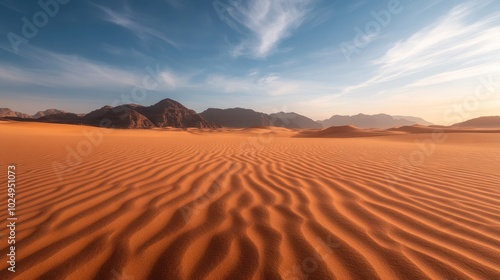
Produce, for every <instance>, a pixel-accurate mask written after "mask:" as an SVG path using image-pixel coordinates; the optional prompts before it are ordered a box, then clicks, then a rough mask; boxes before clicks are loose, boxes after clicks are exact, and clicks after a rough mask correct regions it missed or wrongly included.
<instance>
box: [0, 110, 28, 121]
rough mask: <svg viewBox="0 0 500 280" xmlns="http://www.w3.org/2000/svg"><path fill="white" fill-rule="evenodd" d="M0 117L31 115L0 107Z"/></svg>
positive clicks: (25, 116)
mask: <svg viewBox="0 0 500 280" xmlns="http://www.w3.org/2000/svg"><path fill="white" fill-rule="evenodd" d="M0 117H2V118H3V117H14V118H23V119H24V118H31V115H28V114H24V113H20V112H16V111H13V110H11V109H9V108H0Z"/></svg>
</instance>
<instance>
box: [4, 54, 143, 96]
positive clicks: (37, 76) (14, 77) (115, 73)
mask: <svg viewBox="0 0 500 280" xmlns="http://www.w3.org/2000/svg"><path fill="white" fill-rule="evenodd" d="M22 55H23V57H24V58H25V59H27V60H29V61H30V62H31V63H32V64H31V66H30V67H23V66H21V65H13V64H7V63H4V64H2V65H1V66H0V82H1V83H2V84H3V85H18V86H43V87H49V88H50V87H52V88H68V89H77V88H95V89H110V88H114V89H116V88H117V87H123V86H133V85H140V83H141V78H142V77H141V76H140V75H137V74H135V73H132V72H129V71H126V70H122V69H119V68H115V67H112V66H109V65H106V64H102V63H98V62H95V61H91V60H88V59H85V58H82V57H79V56H76V55H67V54H60V53H54V52H50V51H47V50H43V49H40V48H36V47H29V48H26V50H25V51H24V52H23V54H22ZM144 72H146V71H145V70H144Z"/></svg>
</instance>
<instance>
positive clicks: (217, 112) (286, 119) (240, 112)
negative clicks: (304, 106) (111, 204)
mask: <svg viewBox="0 0 500 280" xmlns="http://www.w3.org/2000/svg"><path fill="white" fill-rule="evenodd" d="M200 115H201V116H202V117H204V118H205V119H207V120H209V121H212V122H214V123H218V124H220V125H222V126H224V127H233V128H244V127H252V126H278V127H286V128H321V125H320V124H318V123H317V122H315V121H313V120H311V119H309V118H307V117H304V116H302V115H299V114H297V113H284V112H279V113H274V114H270V115H268V114H265V113H261V112H256V111H254V110H251V109H244V108H230V109H217V108H209V109H207V110H205V111H203V112H202V113H201V114H200Z"/></svg>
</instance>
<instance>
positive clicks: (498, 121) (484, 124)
mask: <svg viewBox="0 0 500 280" xmlns="http://www.w3.org/2000/svg"><path fill="white" fill-rule="evenodd" d="M452 127H474V128H500V116H489V117H480V118H475V119H471V120H468V121H465V122H461V123H457V124H454V125H453V126H452Z"/></svg>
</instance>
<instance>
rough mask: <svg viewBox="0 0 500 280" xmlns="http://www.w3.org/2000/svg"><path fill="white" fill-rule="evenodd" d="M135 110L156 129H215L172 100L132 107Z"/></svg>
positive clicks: (213, 125) (214, 124)
mask: <svg viewBox="0 0 500 280" xmlns="http://www.w3.org/2000/svg"><path fill="white" fill-rule="evenodd" d="M134 106H135V108H134V109H135V110H136V111H137V112H139V113H141V114H142V115H144V116H146V117H147V118H148V119H149V120H150V121H151V122H152V123H153V124H154V125H155V126H157V127H166V126H173V127H197V128H216V127H219V125H217V124H216V123H215V122H211V121H209V120H206V119H205V118H203V117H202V116H201V115H199V114H197V113H196V112H195V111H193V110H190V109H188V108H186V107H184V106H183V105H182V104H181V103H179V102H177V101H175V100H172V99H169V98H167V99H163V100H161V101H160V102H158V103H156V104H154V105H152V106H149V107H143V106H140V105H134Z"/></svg>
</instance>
